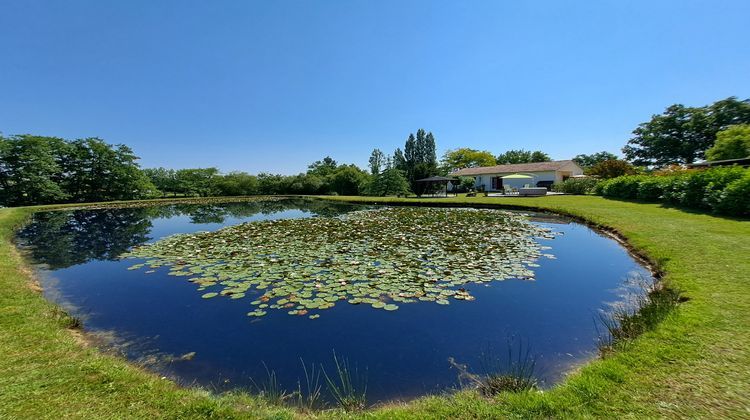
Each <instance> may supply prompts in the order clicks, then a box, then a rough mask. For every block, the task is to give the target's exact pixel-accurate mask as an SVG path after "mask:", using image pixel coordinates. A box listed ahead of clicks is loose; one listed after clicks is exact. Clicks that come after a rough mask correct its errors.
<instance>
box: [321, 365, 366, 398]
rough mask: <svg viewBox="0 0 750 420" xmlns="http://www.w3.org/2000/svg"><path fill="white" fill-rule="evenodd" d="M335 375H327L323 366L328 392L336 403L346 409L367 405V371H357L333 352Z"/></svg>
mask: <svg viewBox="0 0 750 420" xmlns="http://www.w3.org/2000/svg"><path fill="white" fill-rule="evenodd" d="M333 362H334V364H335V366H336V375H335V376H333V375H331V376H329V375H328V372H326V370H325V368H323V376H324V377H325V379H326V384H327V385H328V392H329V393H330V394H331V398H333V400H334V401H336V403H337V404H338V405H339V406H340V407H341V408H343V409H344V410H346V411H356V410H362V409H364V408H365V406H366V405H367V371H366V370H365V372H364V374H363V373H361V372H359V370H358V369H357V367H356V366H355V367H354V370H352V368H351V367H350V366H349V361H348V360H346V359H342V360H340V361H339V359H338V357H337V356H336V352H334V353H333Z"/></svg>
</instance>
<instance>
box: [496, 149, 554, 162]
mask: <svg viewBox="0 0 750 420" xmlns="http://www.w3.org/2000/svg"><path fill="white" fill-rule="evenodd" d="M550 160H552V159H550V157H549V155H547V154H546V153H544V152H542V151H540V150H536V151H533V152H532V151H530V150H523V149H520V150H508V151H507V152H505V153H501V154H499V155H498V156H497V157H496V158H495V161H496V164H498V165H507V164H513V163H532V162H549V161H550Z"/></svg>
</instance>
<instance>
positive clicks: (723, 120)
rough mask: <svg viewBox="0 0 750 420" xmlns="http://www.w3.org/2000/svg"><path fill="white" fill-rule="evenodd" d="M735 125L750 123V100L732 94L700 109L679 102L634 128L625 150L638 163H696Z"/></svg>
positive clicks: (663, 164)
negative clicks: (717, 138)
mask: <svg viewBox="0 0 750 420" xmlns="http://www.w3.org/2000/svg"><path fill="white" fill-rule="evenodd" d="M735 124H750V100H747V99H746V100H738V99H737V98H735V97H729V98H727V99H724V100H721V101H717V102H714V103H713V104H711V105H708V106H704V107H700V108H691V107H686V106H684V105H679V104H675V105H672V106H670V107H668V108H667V109H666V111H664V113H662V114H660V115H654V116H653V117H652V118H651V120H650V121H648V122H645V123H642V124H640V125H639V126H638V128H636V129H635V130H633V135H634V136H633V138H631V139H630V141H628V144H627V145H626V146H625V147H624V148H623V149H622V151H623V153H625V156H626V158H627V159H628V160H629V161H631V162H633V163H634V164H636V165H643V166H656V167H662V166H666V165H670V164H675V163H677V164H682V163H692V162H695V161H696V160H698V159H702V158H703V157H704V153H705V152H706V150H707V149H708V148H710V147H711V146H712V145H713V144H714V141H715V139H716V134H717V133H718V132H720V131H722V130H724V129H726V128H727V127H729V126H730V125H735Z"/></svg>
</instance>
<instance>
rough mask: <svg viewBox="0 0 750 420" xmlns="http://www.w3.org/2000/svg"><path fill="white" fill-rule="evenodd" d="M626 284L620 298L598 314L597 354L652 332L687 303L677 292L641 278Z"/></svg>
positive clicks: (604, 352) (607, 351) (608, 351)
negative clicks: (682, 303)
mask: <svg viewBox="0 0 750 420" xmlns="http://www.w3.org/2000/svg"><path fill="white" fill-rule="evenodd" d="M628 284H629V287H627V288H625V293H624V294H623V296H622V297H623V299H622V300H621V301H619V302H617V303H614V304H611V305H610V307H609V308H608V309H606V310H602V311H600V312H599V314H598V318H597V331H598V332H599V352H600V353H601V354H603V355H605V354H608V353H610V352H611V351H612V350H613V349H614V347H615V346H616V345H623V344H625V343H627V342H629V341H630V340H632V339H634V338H636V337H638V336H639V335H641V334H643V333H644V332H646V331H650V330H652V329H653V328H655V327H656V325H657V324H658V323H659V322H661V321H662V320H664V319H665V318H666V317H667V316H668V315H669V314H670V313H671V312H672V311H673V310H674V309H675V307H676V306H677V304H679V303H680V302H683V301H685V300H686V298H685V297H683V296H682V293H681V292H680V291H679V290H676V289H673V288H669V287H666V286H665V285H663V284H661V283H657V282H655V281H651V282H649V281H647V280H645V279H643V278H641V277H635V278H632V279H629V280H628ZM599 326H601V327H603V328H599Z"/></svg>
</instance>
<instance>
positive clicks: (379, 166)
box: [369, 149, 386, 175]
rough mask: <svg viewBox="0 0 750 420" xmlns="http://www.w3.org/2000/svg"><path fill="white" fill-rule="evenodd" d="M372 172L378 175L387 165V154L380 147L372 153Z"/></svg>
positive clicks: (370, 161)
mask: <svg viewBox="0 0 750 420" xmlns="http://www.w3.org/2000/svg"><path fill="white" fill-rule="evenodd" d="M369 163H370V173H371V174H372V175H377V174H379V173H380V171H381V170H383V169H384V168H385V166H386V159H385V154H384V153H383V152H382V151H381V150H380V149H375V150H373V151H372V154H370V160H369Z"/></svg>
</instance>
